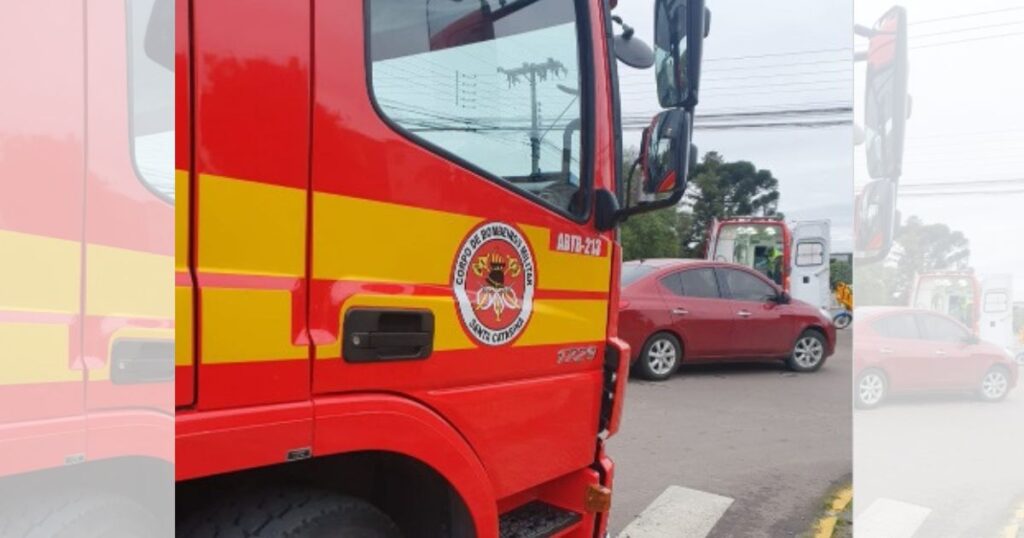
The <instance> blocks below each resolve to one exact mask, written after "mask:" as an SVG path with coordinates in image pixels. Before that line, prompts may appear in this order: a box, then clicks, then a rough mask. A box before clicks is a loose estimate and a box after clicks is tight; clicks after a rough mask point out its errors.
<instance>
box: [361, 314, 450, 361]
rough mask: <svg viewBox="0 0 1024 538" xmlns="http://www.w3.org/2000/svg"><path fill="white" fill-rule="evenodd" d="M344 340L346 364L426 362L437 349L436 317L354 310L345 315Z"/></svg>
mask: <svg viewBox="0 0 1024 538" xmlns="http://www.w3.org/2000/svg"><path fill="white" fill-rule="evenodd" d="M342 338H343V339H344V340H343V344H342V357H344V359H345V361H346V362H388V361H404V360H418V359H425V358H427V357H429V356H430V354H431V353H432V352H433V348H434V313H433V312H431V311H430V310H402V309H376V308H352V309H350V310H349V311H348V312H346V313H345V324H344V327H343V330H342Z"/></svg>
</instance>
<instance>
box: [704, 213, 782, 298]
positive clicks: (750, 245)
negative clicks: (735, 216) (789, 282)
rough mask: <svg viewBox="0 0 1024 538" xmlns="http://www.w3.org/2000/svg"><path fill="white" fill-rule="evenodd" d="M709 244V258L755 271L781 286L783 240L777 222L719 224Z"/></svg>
mask: <svg viewBox="0 0 1024 538" xmlns="http://www.w3.org/2000/svg"><path fill="white" fill-rule="evenodd" d="M711 247H712V250H711V252H712V259H713V260H715V261H719V262H729V263H737V264H740V265H744V266H747V267H750V268H751V269H754V270H755V271H759V272H760V273H761V274H763V275H765V276H767V277H768V278H770V279H772V280H773V281H774V282H775V283H776V284H779V285H782V279H783V276H784V267H783V254H784V252H785V240H784V238H783V234H782V228H781V227H780V226H779V225H778V224H748V223H736V224H722V225H721V226H720V227H719V229H718V236H717V238H716V240H715V244H714V245H712V246H711Z"/></svg>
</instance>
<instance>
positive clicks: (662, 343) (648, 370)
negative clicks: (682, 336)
mask: <svg viewBox="0 0 1024 538" xmlns="http://www.w3.org/2000/svg"><path fill="white" fill-rule="evenodd" d="M682 359H683V346H682V345H680V343H679V339H678V338H676V337H675V336H673V335H671V334H669V333H658V334H655V335H654V336H651V337H650V338H648V339H647V343H646V344H644V348H643V349H642V350H640V357H639V358H638V359H637V361H636V364H635V366H634V368H635V369H636V373H637V375H639V376H640V377H642V378H644V379H649V380H651V381H664V380H666V379H668V378H670V377H672V374H674V373H676V370H678V369H679V363H680V362H682Z"/></svg>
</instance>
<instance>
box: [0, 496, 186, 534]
mask: <svg viewBox="0 0 1024 538" xmlns="http://www.w3.org/2000/svg"><path fill="white" fill-rule="evenodd" d="M5 508H7V509H8V510H5V512H4V513H3V514H2V515H0V536H22V537H25V538H43V537H46V538H51V537H52V538H77V537H83V538H93V537H96V538H98V537H104V538H107V537H109V538H136V537H149V536H154V537H156V536H164V535H168V536H169V535H170V532H162V531H160V528H159V525H158V524H157V520H156V518H155V517H154V515H153V514H151V513H150V512H149V511H147V510H146V509H145V508H144V507H143V506H142V505H140V504H138V503H136V502H135V501H133V500H131V499H127V498H124V497H118V496H114V495H108V494H105V493H101V492H97V491H86V490H80V491H69V492H64V493H57V494H55V495H52V496H45V497H33V498H31V500H29V502H27V503H18V502H17V501H14V502H11V503H8V505H7V506H6V507H5Z"/></svg>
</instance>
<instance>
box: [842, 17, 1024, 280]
mask: <svg viewBox="0 0 1024 538" xmlns="http://www.w3.org/2000/svg"><path fill="white" fill-rule="evenodd" d="M891 5H892V4H891V0H857V2H856V8H855V9H856V12H855V16H856V18H857V22H858V23H860V24H864V25H865V26H870V25H871V24H872V23H873V21H874V20H875V19H876V18H878V17H879V16H881V15H882V14H883V13H884V12H885V11H886V10H887V9H888V8H889V7H890V6H891ZM903 5H904V6H905V7H906V9H907V20H908V23H909V25H908V34H909V36H910V37H909V42H908V43H909V47H910V49H909V61H910V73H909V81H908V85H909V88H910V94H911V96H912V98H913V111H912V114H911V117H910V119H909V120H908V121H907V139H906V150H905V154H904V165H903V177H902V178H901V179H900V185H901V191H900V195H899V201H898V207H899V210H900V212H901V214H902V215H903V217H904V219H905V218H906V217H907V216H910V215H917V216H919V217H921V218H922V219H923V220H924V221H925V222H926V223H936V222H941V223H945V224H947V225H949V226H950V227H952V228H953V229H954V230H959V231H961V232H963V233H964V234H965V235H966V236H967V238H968V240H970V246H971V265H972V266H973V268H974V269H975V271H976V272H977V273H978V274H980V275H982V276H985V275H990V274H995V273H1006V274H1014V275H1015V285H1014V290H1015V295H1016V297H1017V300H1024V272H1022V270H1021V268H1022V267H1024V249H1022V248H1021V245H1022V244H1024V240H1022V239H1021V230H1024V180H1022V179H1021V178H1022V177H1024V104H1022V96H1024V74H1022V73H1021V69H1020V68H1019V59H1018V56H1019V54H1020V51H1021V50H1024V6H1022V5H1020V2H1016V1H1012V0H998V1H996V0H976V1H973V2H970V3H963V2H951V1H940V2H937V1H934V0H912V1H908V2H905V3H903ZM863 47H864V44H860V47H858V48H863ZM1011 58H1013V59H1012V60H1011ZM1011 65H1012V67H1011ZM863 73H864V67H863V65H858V66H857V71H856V75H857V78H856V82H855V91H856V95H855V104H856V109H855V111H854V115H855V117H857V118H863V111H862V108H861V106H860V105H861V104H862V99H863V97H862V96H863V91H862V89H863ZM858 123H860V121H858ZM854 165H855V182H856V184H857V186H858V187H859V186H860V185H862V184H863V183H865V182H866V181H867V172H866V170H865V161H864V152H863V148H862V147H861V148H857V151H856V152H855V158H854ZM942 182H955V183H954V184H952V185H947V186H941V185H940V186H935V185H934V184H935V183H942ZM942 192H945V193H949V194H943V195H936V194H937V193H942Z"/></svg>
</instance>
